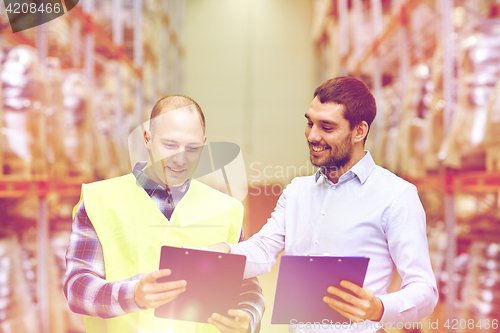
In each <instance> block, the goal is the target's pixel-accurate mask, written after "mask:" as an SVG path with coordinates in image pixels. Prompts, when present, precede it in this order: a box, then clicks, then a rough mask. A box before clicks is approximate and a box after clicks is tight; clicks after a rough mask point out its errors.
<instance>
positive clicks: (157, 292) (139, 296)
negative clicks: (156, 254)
mask: <svg viewBox="0 0 500 333" xmlns="http://www.w3.org/2000/svg"><path fill="white" fill-rule="evenodd" d="M170 274H171V271H170V270H169V269H161V270H158V271H154V272H151V273H149V274H146V275H144V276H143V277H142V278H141V279H140V280H139V282H138V283H137V284H136V285H135V289H134V297H135V302H136V303H137V305H138V306H140V307H141V308H157V307H159V306H160V305H163V304H166V303H168V302H170V301H171V300H173V299H174V298H176V297H177V295H179V294H180V293H182V292H184V291H185V290H186V281H184V280H179V281H169V282H156V280H157V279H159V278H161V277H164V276H169V275H170Z"/></svg>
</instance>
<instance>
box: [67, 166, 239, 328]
mask: <svg viewBox="0 0 500 333" xmlns="http://www.w3.org/2000/svg"><path fill="white" fill-rule="evenodd" d="M82 199H83V200H84V202H85V210H86V212H87V215H88V216H89V218H90V221H91V222H92V225H93V226H94V228H95V230H96V232H97V235H98V237H99V240H100V242H101V245H102V248H103V254H104V264H105V270H106V280H107V281H118V280H124V279H128V278H130V277H132V276H134V275H137V274H139V273H150V272H152V271H154V270H157V269H158V267H159V259H160V258H159V257H160V249H161V246H162V245H168V246H176V247H182V246H191V247H202V246H209V245H212V244H214V243H217V242H228V243H232V244H235V243H237V242H238V240H239V236H240V232H241V225H242V220H243V205H242V204H241V203H240V202H239V201H237V200H236V199H234V198H232V197H230V196H228V195H225V194H223V193H221V192H219V191H217V190H215V189H213V188H211V187H209V186H207V185H205V184H203V183H200V182H198V181H196V180H194V179H193V180H191V184H190V186H189V189H188V191H187V193H186V194H185V195H184V197H183V198H182V199H181V200H180V201H179V203H178V204H177V206H176V207H175V210H174V212H173V214H172V216H171V218H170V220H168V219H167V218H166V217H165V215H163V213H162V212H161V211H160V210H159V209H158V207H157V206H156V205H155V203H154V202H153V200H152V199H151V197H150V196H149V195H148V194H147V193H146V191H144V189H143V188H142V187H141V186H140V185H139V184H138V183H137V181H136V178H135V176H134V175H133V174H128V175H125V176H122V177H117V178H113V179H109V180H104V181H99V182H95V183H91V184H84V185H83V186H82V196H81V199H80V200H82ZM77 207H78V205H77V206H76V207H75V210H74V213H75V212H76V208H77ZM207 319H208V318H207ZM84 322H85V329H86V331H87V332H91V333H105V332H106V333H136V332H147V333H150V332H165V333H166V332H171V333H211V332H218V330H217V329H216V328H215V327H214V326H212V325H209V324H200V323H193V322H185V321H178V320H168V319H159V318H156V317H155V316H154V309H147V310H143V311H139V312H135V313H131V314H127V315H123V316H119V317H115V318H110V319H102V318H99V317H91V316H84Z"/></svg>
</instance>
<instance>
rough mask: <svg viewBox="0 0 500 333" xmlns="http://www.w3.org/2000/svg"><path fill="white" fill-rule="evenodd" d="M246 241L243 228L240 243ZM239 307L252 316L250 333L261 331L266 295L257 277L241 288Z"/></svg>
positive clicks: (245, 281)
mask: <svg viewBox="0 0 500 333" xmlns="http://www.w3.org/2000/svg"><path fill="white" fill-rule="evenodd" d="M244 240H245V231H244V229H243V227H242V228H241V234H240V240H239V241H240V242H243V241H244ZM238 306H239V308H240V309H241V310H244V311H246V312H247V313H249V314H250V329H249V332H251V333H254V332H255V333H257V332H259V331H260V322H261V320H262V315H263V314H264V310H265V307H266V306H265V302H264V295H263V294H262V288H261V287H260V285H259V280H257V278H256V277H254V278H251V279H244V280H243V284H242V286H241V294H240V300H239V303H238Z"/></svg>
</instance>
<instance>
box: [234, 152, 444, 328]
mask: <svg viewBox="0 0 500 333" xmlns="http://www.w3.org/2000/svg"><path fill="white" fill-rule="evenodd" d="M230 247H231V253H235V254H243V255H245V256H247V264H246V269H245V278H248V277H252V276H257V275H261V274H265V273H268V272H269V271H270V270H271V268H272V266H273V265H274V264H275V263H276V259H277V256H278V255H279V254H280V253H281V252H282V251H283V250H284V251H285V252H284V253H285V254H287V255H311V254H325V253H328V254H330V255H344V256H366V257H369V258H370V262H369V265H368V271H367V274H366V278H365V284H364V286H365V287H367V288H369V289H370V290H372V291H373V292H374V293H375V295H376V296H378V297H379V298H380V299H381V300H382V303H383V304H384V314H383V316H382V320H381V322H383V325H385V327H389V325H391V326H392V327H396V325H398V324H399V326H400V327H401V324H403V325H404V323H409V322H412V323H413V322H417V321H418V320H419V319H421V318H423V317H425V316H427V315H429V314H431V313H432V311H433V310H434V307H435V305H436V303H437V300H438V292H437V288H436V279H435V276H434V273H433V271H432V268H431V263H430V259H429V250H428V245H427V236H426V226H425V212H424V209H423V207H422V204H421V202H420V199H419V197H418V193H417V189H416V187H415V186H414V185H412V184H411V183H409V182H407V181H405V180H403V179H401V178H399V177H397V176H396V175H394V174H393V173H391V172H390V171H388V170H386V169H384V168H382V167H379V166H377V165H376V164H375V162H374V161H373V159H372V157H371V155H370V153H369V152H366V153H365V156H364V157H363V158H362V159H361V160H360V161H359V162H358V163H356V164H355V165H354V166H353V167H352V168H351V169H350V170H349V171H348V172H347V173H345V174H343V175H342V176H341V177H340V179H339V181H338V183H337V184H333V183H332V182H331V181H330V180H329V179H328V178H327V177H326V176H325V175H324V173H323V172H322V171H321V170H318V172H316V174H315V175H313V176H309V177H297V178H295V179H293V180H292V182H291V183H290V184H289V185H288V186H287V188H286V189H285V190H284V191H283V194H282V195H281V197H280V198H279V200H278V203H277V205H276V208H275V210H274V212H273V213H272V215H271V217H270V218H269V219H268V221H267V223H266V225H264V227H262V229H261V230H260V231H259V232H258V233H257V234H255V235H254V236H252V237H251V238H250V239H249V240H248V241H246V242H242V243H239V244H235V245H230ZM396 269H397V270H398V272H399V274H400V276H401V278H402V279H403V281H402V284H401V290H400V291H397V292H394V293H388V292H387V291H388V288H389V286H390V284H391V282H392V279H393V276H394V274H395V272H396ZM325 292H326V291H325ZM332 311H334V310H332ZM400 323H401V324H400ZM375 324H377V323H372V322H369V321H367V322H365V323H363V324H358V325H352V326H351V327H348V328H347V327H345V328H343V329H340V330H339V329H335V328H334V327H326V329H325V327H324V326H321V327H320V326H318V327H311V326H309V327H307V326H306V325H301V326H300V327H299V325H294V326H295V327H292V326H290V330H291V331H292V332H301V331H304V332H332V331H339V332H376V331H377V327H378V326H377V325H375Z"/></svg>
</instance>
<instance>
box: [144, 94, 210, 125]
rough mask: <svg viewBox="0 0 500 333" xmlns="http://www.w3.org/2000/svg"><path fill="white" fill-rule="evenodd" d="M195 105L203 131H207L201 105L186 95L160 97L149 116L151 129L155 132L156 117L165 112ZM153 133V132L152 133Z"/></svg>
mask: <svg viewBox="0 0 500 333" xmlns="http://www.w3.org/2000/svg"><path fill="white" fill-rule="evenodd" d="M190 105H194V107H195V109H196V111H197V112H198V115H199V116H200V122H201V126H202V127H203V133H205V115H204V114H203V111H201V108H200V106H199V105H198V103H196V102H195V101H194V100H193V99H192V98H190V97H187V96H184V95H170V96H165V97H163V98H161V99H159V100H158V101H157V102H156V103H155V105H154V106H153V110H152V111H151V116H150V117H149V130H150V131H151V132H153V123H154V119H155V118H156V117H158V116H159V115H161V114H162V113H164V112H167V111H172V110H175V109H180V108H183V107H186V106H190ZM151 134H152V133H151Z"/></svg>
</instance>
